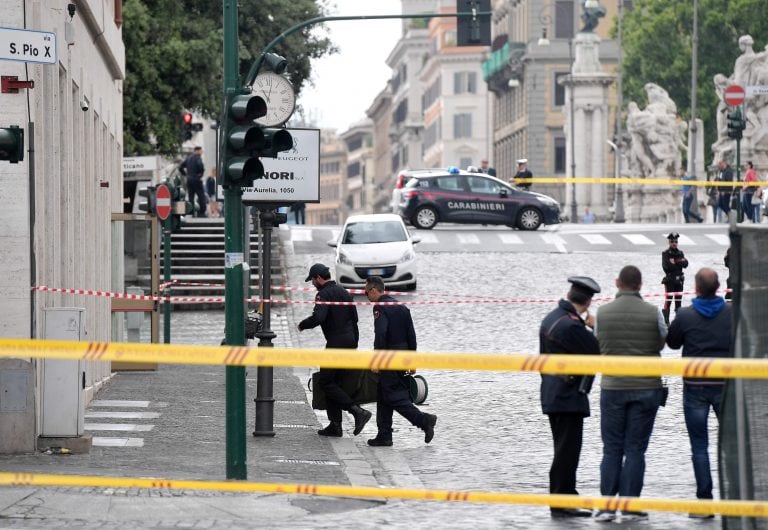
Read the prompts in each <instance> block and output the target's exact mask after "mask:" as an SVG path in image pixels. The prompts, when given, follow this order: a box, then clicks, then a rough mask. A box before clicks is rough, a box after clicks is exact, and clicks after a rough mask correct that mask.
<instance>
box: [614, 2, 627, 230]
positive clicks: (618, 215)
mask: <svg viewBox="0 0 768 530" xmlns="http://www.w3.org/2000/svg"><path fill="white" fill-rule="evenodd" d="M617 1H618V4H619V16H618V24H617V30H618V31H617V35H616V36H617V40H618V45H619V51H618V56H617V58H616V61H617V72H616V92H617V94H616V149H614V155H615V156H616V157H617V161H616V168H617V170H616V176H617V177H618V178H621V149H622V147H623V145H624V142H623V141H622V138H621V137H622V135H623V132H622V129H621V109H622V108H623V107H624V97H623V94H622V93H621V74H622V66H621V19H622V16H623V11H624V0H617ZM625 221H626V219H625V217H624V190H623V189H622V186H621V182H618V181H617V182H616V204H615V209H614V211H613V222H614V223H623V222H625Z"/></svg>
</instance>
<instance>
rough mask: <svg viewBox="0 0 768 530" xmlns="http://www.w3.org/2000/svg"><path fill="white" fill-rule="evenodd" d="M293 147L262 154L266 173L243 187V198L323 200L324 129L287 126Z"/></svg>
mask: <svg viewBox="0 0 768 530" xmlns="http://www.w3.org/2000/svg"><path fill="white" fill-rule="evenodd" d="M287 131H288V132H289V133H291V136H292V137H293V148H291V149H289V150H288V151H282V152H280V153H278V154H277V158H268V157H262V158H261V159H260V160H261V163H262V164H263V165H264V176H263V177H262V178H258V179H256V180H254V181H253V186H252V187H250V188H243V202H244V203H246V204H258V203H278V204H280V203H283V204H286V203H292V202H320V129H287Z"/></svg>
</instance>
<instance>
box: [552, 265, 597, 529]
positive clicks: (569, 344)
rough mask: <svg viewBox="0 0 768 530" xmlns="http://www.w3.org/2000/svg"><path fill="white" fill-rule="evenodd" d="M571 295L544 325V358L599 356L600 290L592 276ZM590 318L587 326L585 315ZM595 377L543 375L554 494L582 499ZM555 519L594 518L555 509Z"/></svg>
mask: <svg viewBox="0 0 768 530" xmlns="http://www.w3.org/2000/svg"><path fill="white" fill-rule="evenodd" d="M568 281H569V282H571V284H572V285H571V289H570V290H569V291H568V295H567V296H566V298H565V299H563V300H560V302H558V304H557V308H555V309H554V310H552V311H551V312H550V313H549V314H548V315H547V316H546V317H545V318H544V320H543V321H542V322H541V328H540V330H539V352H540V353H541V354H547V353H553V354H557V353H560V354H592V355H597V354H598V353H600V345H599V344H598V342H597V339H596V338H595V336H594V335H593V334H592V331H590V330H589V329H587V326H592V325H593V323H592V317H591V315H589V313H588V310H589V306H590V304H591V303H592V296H593V295H594V294H595V293H599V292H600V286H599V285H598V284H597V282H595V281H594V280H593V279H592V278H589V277H587V276H571V277H570V278H568ZM585 313H586V314H587V316H586V320H585V319H582V317H581V315H583V314H585ZM585 378H586V381H585V382H587V381H588V382H589V384H591V380H592V379H593V377H592V376H579V375H559V374H541V408H542V411H543V412H544V414H546V415H547V416H549V426H550V428H551V429H552V439H553V441H554V446H555V456H554V458H553V459H552V466H551V467H550V469H549V492H550V493H553V494H564V495H578V493H579V492H578V491H576V470H577V469H578V467H579V457H580V456H581V444H582V433H583V430H584V418H585V417H587V416H589V398H588V397H587V393H588V392H589V384H582V382H583V380H584V379H585ZM550 513H551V515H552V517H557V518H560V517H589V516H591V515H592V513H591V512H589V511H587V510H580V509H575V508H551V509H550Z"/></svg>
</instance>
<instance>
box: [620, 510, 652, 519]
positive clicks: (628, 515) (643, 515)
mask: <svg viewBox="0 0 768 530" xmlns="http://www.w3.org/2000/svg"><path fill="white" fill-rule="evenodd" d="M638 519H644V520H645V519H648V513H647V512H625V511H622V512H621V520H622V521H637V520H638Z"/></svg>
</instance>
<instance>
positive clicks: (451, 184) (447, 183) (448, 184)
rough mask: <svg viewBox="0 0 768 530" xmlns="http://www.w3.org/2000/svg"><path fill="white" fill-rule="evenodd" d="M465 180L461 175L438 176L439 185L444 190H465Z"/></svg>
mask: <svg viewBox="0 0 768 530" xmlns="http://www.w3.org/2000/svg"><path fill="white" fill-rule="evenodd" d="M463 180H464V177H462V176H461V175H450V176H445V177H437V187H438V188H440V189H443V190H454V191H464V182H463Z"/></svg>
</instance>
